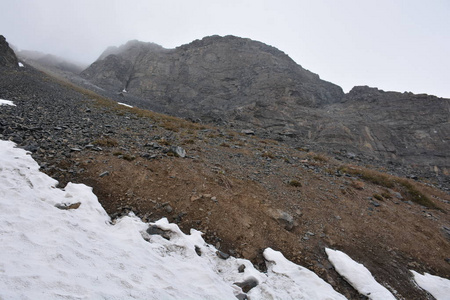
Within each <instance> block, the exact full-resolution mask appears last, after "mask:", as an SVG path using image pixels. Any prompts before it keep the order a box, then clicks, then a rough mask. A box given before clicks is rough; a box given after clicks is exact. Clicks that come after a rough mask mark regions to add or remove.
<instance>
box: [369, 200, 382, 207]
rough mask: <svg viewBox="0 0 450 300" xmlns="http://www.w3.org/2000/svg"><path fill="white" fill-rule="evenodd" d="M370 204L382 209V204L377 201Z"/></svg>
mask: <svg viewBox="0 0 450 300" xmlns="http://www.w3.org/2000/svg"><path fill="white" fill-rule="evenodd" d="M370 204H372V205H373V206H375V207H380V203H378V202H376V201H371V202H370Z"/></svg>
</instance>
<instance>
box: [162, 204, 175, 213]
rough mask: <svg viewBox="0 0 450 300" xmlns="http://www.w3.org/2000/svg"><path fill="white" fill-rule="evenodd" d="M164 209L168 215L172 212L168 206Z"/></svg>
mask: <svg viewBox="0 0 450 300" xmlns="http://www.w3.org/2000/svg"><path fill="white" fill-rule="evenodd" d="M164 209H165V210H166V212H167V213H169V214H170V213H171V212H172V211H173V208H172V206H170V205H167V206H166V207H164Z"/></svg>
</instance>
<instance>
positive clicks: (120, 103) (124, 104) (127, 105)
mask: <svg viewBox="0 0 450 300" xmlns="http://www.w3.org/2000/svg"><path fill="white" fill-rule="evenodd" d="M117 104H119V105H123V106H126V107H131V108H132V107H133V106H131V105H129V104H126V103H122V102H117Z"/></svg>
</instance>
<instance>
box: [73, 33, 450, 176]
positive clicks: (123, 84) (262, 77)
mask: <svg viewBox="0 0 450 300" xmlns="http://www.w3.org/2000/svg"><path fill="white" fill-rule="evenodd" d="M81 76H83V77H84V78H85V79H87V80H88V81H89V82H91V83H93V84H95V85H97V86H99V87H101V88H103V89H106V90H108V91H114V92H120V91H122V90H125V91H127V92H128V93H127V94H122V95H124V96H125V99H128V100H129V101H130V102H133V104H136V105H139V106H141V107H145V108H149V109H153V110H156V111H159V112H164V113H169V114H172V115H175V116H181V117H188V118H192V119H194V120H200V121H204V122H211V121H212V122H215V123H216V124H227V125H229V126H233V127H235V128H250V129H252V130H253V131H256V132H257V134H258V135H261V136H267V137H271V138H277V139H283V140H285V141H286V142H288V143H290V144H292V145H296V146H299V147H300V146H304V145H309V146H311V147H314V148H316V149H322V151H326V152H338V153H339V154H343V155H344V156H351V157H354V156H355V155H356V156H364V157H366V158H367V160H368V161H372V160H375V161H376V162H375V164H382V165H388V166H389V165H391V166H393V168H394V169H396V170H399V166H402V167H404V168H405V170H404V172H405V173H408V172H412V173H417V174H420V175H421V176H422V177H428V178H433V179H437V180H438V181H440V182H441V183H442V182H445V181H447V183H448V180H449V178H448V175H449V172H450V157H449V155H450V154H449V152H448V151H447V148H448V144H449V138H450V120H449V115H450V114H449V112H450V108H449V107H450V100H449V99H442V98H438V97H434V96H428V95H414V94H412V93H397V92H384V91H381V90H378V89H376V88H369V87H355V88H354V89H353V90H352V91H350V92H349V93H348V94H344V93H343V91H342V89H341V88H340V87H339V86H337V85H334V84H332V83H329V82H326V81H323V80H321V79H320V78H319V76H318V75H316V74H314V73H312V72H310V71H307V70H305V69H303V68H302V67H301V66H300V65H298V64H296V63H295V62H294V61H293V60H292V59H291V58H289V56H287V55H286V54H284V53H283V52H281V51H280V50H278V49H276V48H274V47H271V46H268V45H265V44H263V43H260V42H256V41H253V40H250V39H243V38H238V37H234V36H225V37H220V36H211V37H206V38H203V39H202V40H196V41H194V42H192V43H190V44H187V45H183V46H180V47H178V48H175V49H164V48H163V47H161V46H159V45H156V44H153V43H143V42H139V41H131V42H128V43H127V44H125V45H122V46H121V47H118V48H117V47H115V48H114V47H112V48H109V49H108V50H106V51H105V52H104V53H103V54H102V55H101V56H100V58H99V59H98V60H97V61H96V62H94V63H93V64H92V65H91V66H89V67H88V68H87V69H86V70H84V71H83V72H82V73H81ZM136 99H141V101H136ZM124 101H126V100H124ZM348 153H350V154H348Z"/></svg>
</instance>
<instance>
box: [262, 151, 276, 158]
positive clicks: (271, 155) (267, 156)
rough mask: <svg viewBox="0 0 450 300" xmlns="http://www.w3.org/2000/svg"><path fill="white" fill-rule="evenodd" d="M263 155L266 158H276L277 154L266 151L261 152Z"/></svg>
mask: <svg viewBox="0 0 450 300" xmlns="http://www.w3.org/2000/svg"><path fill="white" fill-rule="evenodd" d="M261 156H262V157H264V158H270V159H274V158H275V155H274V154H273V153H272V152H264V153H263V154H261Z"/></svg>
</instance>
